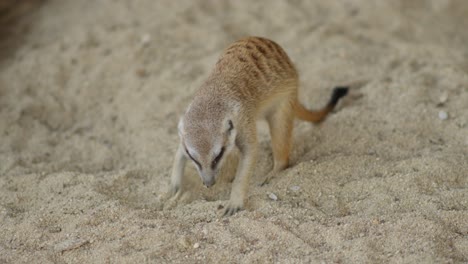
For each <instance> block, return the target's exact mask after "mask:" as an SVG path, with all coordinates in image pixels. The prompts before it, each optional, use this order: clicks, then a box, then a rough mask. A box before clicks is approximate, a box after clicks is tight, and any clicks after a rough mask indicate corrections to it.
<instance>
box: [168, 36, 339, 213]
mask: <svg viewBox="0 0 468 264" xmlns="http://www.w3.org/2000/svg"><path fill="white" fill-rule="evenodd" d="M298 85H299V80H298V73H297V71H296V69H295V67H294V65H293V63H292V62H291V60H290V58H289V57H288V55H287V54H286V52H285V51H284V50H283V49H282V48H281V47H280V46H279V45H278V44H276V43H275V42H273V41H272V40H269V39H266V38H262V37H247V38H244V39H241V40H238V41H236V42H234V43H232V44H231V45H230V46H228V47H227V48H226V49H225V50H224V52H223V53H222V55H221V56H220V58H219V60H218V61H217V63H216V65H215V67H214V70H213V71H212V72H211V74H210V75H209V76H208V78H207V79H206V80H205V82H204V83H203V84H202V86H201V87H200V88H199V89H198V90H197V91H196V93H195V96H194V98H193V101H192V102H191V103H190V105H189V106H188V108H187V110H186V112H185V114H184V115H183V116H182V117H181V118H180V121H179V123H178V131H179V137H180V143H179V146H178V149H177V152H176V155H175V159H174V164H173V169H172V175H171V187H170V188H171V190H170V193H171V194H172V195H177V194H178V193H181V192H182V191H183V190H182V183H183V178H184V169H185V165H186V161H187V160H188V159H190V160H192V162H193V163H194V164H195V166H196V168H197V170H198V173H199V175H200V177H201V180H202V182H203V184H204V185H205V186H206V187H210V186H212V185H213V184H215V182H216V178H217V175H218V172H219V170H220V167H221V166H222V165H223V162H224V160H225V159H224V157H226V156H227V154H228V153H229V152H231V151H232V150H233V149H234V147H237V148H238V150H239V153H240V155H239V163H238V167H237V171H236V175H235V178H234V181H233V183H232V190H231V194H230V199H229V203H228V205H227V206H226V207H225V211H224V215H225V216H227V215H232V214H234V213H236V212H237V211H239V210H241V209H243V208H244V204H245V202H246V200H247V189H248V186H249V178H250V177H251V175H252V172H253V171H254V166H255V163H256V161H257V152H258V142H257V127H256V121H257V120H258V119H259V118H265V119H266V121H267V122H268V126H269V130H270V135H271V145H272V151H273V157H274V165H273V169H272V170H271V172H269V173H268V174H267V176H266V178H265V183H266V182H268V181H269V180H271V178H272V177H273V176H274V175H275V174H277V173H278V172H280V171H281V170H283V169H285V168H286V167H287V166H288V162H289V152H290V148H291V136H292V130H293V121H294V118H295V117H297V118H299V119H302V120H305V121H309V122H313V123H320V122H322V121H323V120H324V119H325V118H326V117H327V115H328V113H330V112H331V111H332V110H333V108H334V107H335V105H336V104H337V103H338V101H339V99H340V98H341V97H343V96H344V95H346V94H347V91H348V88H347V87H337V88H335V89H334V91H333V93H332V96H331V98H330V100H329V102H328V104H327V105H326V106H325V107H324V108H323V109H321V110H319V111H309V110H308V109H306V108H305V107H304V106H303V105H302V104H301V103H300V102H299V100H298Z"/></svg>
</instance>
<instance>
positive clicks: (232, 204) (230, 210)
mask: <svg viewBox="0 0 468 264" xmlns="http://www.w3.org/2000/svg"><path fill="white" fill-rule="evenodd" d="M243 209H244V203H243V202H239V201H229V203H228V205H227V206H226V209H224V214H223V217H227V216H231V215H233V214H235V213H237V212H239V211H241V210H243Z"/></svg>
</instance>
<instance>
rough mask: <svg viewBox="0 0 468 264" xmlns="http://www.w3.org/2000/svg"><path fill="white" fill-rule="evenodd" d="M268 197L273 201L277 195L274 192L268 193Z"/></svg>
mask: <svg viewBox="0 0 468 264" xmlns="http://www.w3.org/2000/svg"><path fill="white" fill-rule="evenodd" d="M268 197H269V198H270V199H271V200H273V201H277V200H278V196H276V194H274V193H269V194H268Z"/></svg>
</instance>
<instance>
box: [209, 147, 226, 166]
mask: <svg viewBox="0 0 468 264" xmlns="http://www.w3.org/2000/svg"><path fill="white" fill-rule="evenodd" d="M224 149H225V148H224V147H222V148H221V151H220V152H219V154H218V156H216V158H215V159H214V160H213V162H212V163H211V168H212V169H214V168H216V164H218V162H219V161H220V160H221V158H222V157H223V154H224Z"/></svg>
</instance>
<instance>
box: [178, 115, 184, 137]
mask: <svg viewBox="0 0 468 264" xmlns="http://www.w3.org/2000/svg"><path fill="white" fill-rule="evenodd" d="M177 130H178V131H179V137H181V138H182V136H183V135H184V118H183V117H180V119H179V124H177Z"/></svg>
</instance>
